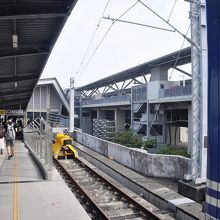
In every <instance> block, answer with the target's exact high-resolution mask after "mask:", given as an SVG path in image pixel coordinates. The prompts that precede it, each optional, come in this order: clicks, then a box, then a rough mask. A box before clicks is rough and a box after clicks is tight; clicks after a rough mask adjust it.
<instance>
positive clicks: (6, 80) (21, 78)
mask: <svg viewBox="0 0 220 220" xmlns="http://www.w3.org/2000/svg"><path fill="white" fill-rule="evenodd" d="M28 80H38V75H28V76H12V77H0V84H2V83H13V82H24V81H28Z"/></svg>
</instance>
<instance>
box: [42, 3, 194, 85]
mask: <svg viewBox="0 0 220 220" xmlns="http://www.w3.org/2000/svg"><path fill="white" fill-rule="evenodd" d="M175 1H176V5H175V8H174V10H173V13H172V16H171V18H170V23H171V24H172V25H174V26H175V27H176V28H178V29H179V30H180V31H181V32H182V33H184V34H186V32H187V29H188V27H189V23H190V21H189V13H188V12H189V3H187V2H185V1H184V0H143V2H144V3H145V4H146V5H148V6H150V7H151V8H152V9H153V10H155V11H156V12H157V13H159V14H160V15H161V16H162V17H163V18H165V19H166V20H167V19H168V17H169V15H170V13H171V10H172V7H173V5H174V2H175ZM135 2H137V1H136V0H110V3H109V5H108V8H107V10H106V11H105V16H107V17H108V16H109V17H113V18H118V17H119V16H120V15H122V14H123V13H124V12H125V11H126V10H127V9H128V8H129V7H130V6H131V5H133V4H134V3H135ZM106 3H107V0H92V1H91V0H90V1H89V0H78V3H77V4H76V6H75V8H74V9H73V11H72V13H71V15H70V17H69V19H68V21H67V22H66V25H65V27H64V28H63V31H62V33H61V35H60V37H59V39H58V41H57V43H56V45H55V47H54V49H53V51H52V53H51V55H50V58H49V60H48V62H47V65H46V67H45V69H44V71H43V74H42V78H48V77H56V78H57V79H58V81H59V83H60V84H61V86H62V88H67V87H69V79H70V77H71V76H74V75H75V74H76V72H77V71H78V69H79V66H80V63H81V61H82V59H83V56H84V54H85V51H86V49H87V47H88V44H89V42H90V40H91V38H92V36H93V33H94V31H95V29H96V27H97V24H98V21H99V19H100V17H101V15H102V13H103V10H104V8H105V5H106ZM121 19H123V20H128V21H132V22H138V23H143V24H146V25H153V26H159V27H163V28H169V29H170V27H169V26H168V25H167V24H166V23H164V22H163V21H161V20H160V19H159V18H158V17H156V16H155V15H153V14H152V12H150V11H149V10H148V9H147V8H145V7H144V6H143V5H141V4H140V3H138V4H137V5H136V6H135V7H134V8H132V9H131V10H130V11H129V12H128V13H127V14H126V15H124V16H123V17H122V18H121ZM111 23H112V22H111V21H110V20H104V19H103V20H102V21H101V24H100V26H99V28H98V31H97V33H96V35H95V38H94V41H93V42H92V45H91V47H90V50H89V52H88V53H87V56H86V58H85V60H84V62H83V64H82V65H81V68H80V71H79V73H78V74H77V77H76V79H75V85H76V86H82V85H85V84H88V83H90V82H93V81H96V80H98V79H101V78H104V77H106V76H109V75H111V74H115V73H117V72H120V71H122V70H125V69H128V68H130V67H133V66H136V65H138V64H141V63H144V62H147V61H150V60H152V59H154V58H158V57H160V56H162V55H165V54H168V53H171V52H173V51H176V50H179V49H180V48H181V45H182V43H183V37H182V36H180V35H179V34H178V33H173V32H166V31H161V30H155V29H152V28H147V27H141V26H137V25H131V24H126V23H121V22H116V23H115V24H114V25H113V26H112V28H111V30H110V31H109V33H108V34H107V36H106V38H105V40H104V41H103V43H102V44H101V45H100V47H99V48H98V50H97V51H96V53H95V54H94V56H93V57H92V59H91V62H89V64H88V65H87V67H86V68H85V69H84V65H85V64H86V63H87V61H88V60H89V58H90V57H91V54H92V53H93V52H94V50H95V48H96V47H97V45H98V44H99V42H100V40H101V39H102V37H103V36H104V34H105V33H106V31H107V29H108V28H109V27H110V25H111ZM189 34H190V33H189ZM187 46H189V44H188V43H187V42H186V43H185V44H184V46H183V47H184V48H185V47H187ZM188 68H189V67H188ZM83 70H84V71H83ZM180 77H181V76H180V75H179V74H176V73H174V74H173V77H172V78H173V79H178V78H180Z"/></svg>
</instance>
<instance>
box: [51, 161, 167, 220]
mask: <svg viewBox="0 0 220 220" xmlns="http://www.w3.org/2000/svg"><path fill="white" fill-rule="evenodd" d="M54 164H55V166H56V168H57V170H58V171H59V172H60V174H61V175H62V177H63V178H64V180H65V182H66V183H67V185H68V186H69V187H70V189H71V190H72V192H73V193H74V194H75V196H76V197H77V198H78V199H79V201H80V203H81V204H82V205H83V206H84V209H85V210H86V211H87V212H88V213H89V215H90V217H91V218H92V219H96V220H97V219H109V220H110V219H111V220H123V219H136V220H143V219H155V220H158V219H166V218H164V217H161V215H159V214H156V213H153V212H152V210H150V208H146V207H144V206H143V205H141V204H140V203H138V202H137V201H136V200H134V199H133V198H132V197H131V196H130V195H128V194H126V193H125V192H123V190H121V189H119V187H117V186H116V185H115V184H114V183H112V182H110V181H109V180H107V179H106V178H105V176H104V175H101V174H100V172H98V171H97V170H96V169H94V168H95V167H94V166H93V165H91V164H88V162H85V160H84V159H80V158H78V159H74V160H54Z"/></svg>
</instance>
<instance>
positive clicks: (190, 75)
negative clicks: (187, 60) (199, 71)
mask: <svg viewBox="0 0 220 220" xmlns="http://www.w3.org/2000/svg"><path fill="white" fill-rule="evenodd" d="M172 68H173V67H172ZM174 69H175V70H177V71H179V72H181V73H183V74H185V75H187V76H189V77H192V74H189V73H187V72H186V71H184V70H181V69H180V68H178V67H174Z"/></svg>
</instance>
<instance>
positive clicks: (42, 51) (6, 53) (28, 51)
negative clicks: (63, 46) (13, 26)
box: [0, 47, 49, 59]
mask: <svg viewBox="0 0 220 220" xmlns="http://www.w3.org/2000/svg"><path fill="white" fill-rule="evenodd" d="M48 53H49V49H46V48H34V47H25V48H22V47H21V48H18V49H13V48H10V49H8V50H0V59H7V58H14V57H25V56H39V55H47V54H48Z"/></svg>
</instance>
